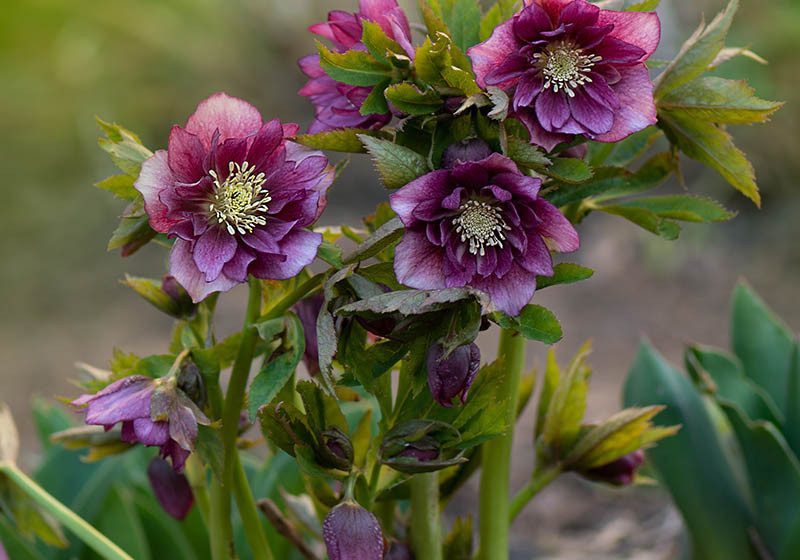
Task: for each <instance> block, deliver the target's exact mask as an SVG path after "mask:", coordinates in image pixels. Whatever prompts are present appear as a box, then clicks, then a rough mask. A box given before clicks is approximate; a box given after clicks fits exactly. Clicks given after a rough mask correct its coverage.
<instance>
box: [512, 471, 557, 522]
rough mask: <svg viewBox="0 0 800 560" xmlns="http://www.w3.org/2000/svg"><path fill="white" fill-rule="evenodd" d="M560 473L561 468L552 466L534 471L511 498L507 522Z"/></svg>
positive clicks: (514, 517) (513, 518)
mask: <svg viewBox="0 0 800 560" xmlns="http://www.w3.org/2000/svg"><path fill="white" fill-rule="evenodd" d="M560 474H561V469H559V468H556V467H553V468H550V469H547V470H545V471H542V472H539V471H537V472H535V473H534V474H533V477H532V478H531V479H530V480H529V481H528V483H527V484H526V485H525V486H523V487H522V489H521V490H520V491H519V492H517V494H516V495H515V496H514V499H513V500H511V507H510V509H509V512H508V524H509V525H511V524H512V523H513V522H514V520H515V519H516V518H517V515H519V513H520V512H521V511H522V510H523V508H524V507H525V506H526V505H528V502H530V501H531V500H532V499H533V498H534V497H536V495H537V494H538V493H539V492H541V491H542V490H544V489H545V487H547V485H549V484H550V483H551V482H553V481H554V480H555V479H556V478H558V476H559V475H560Z"/></svg>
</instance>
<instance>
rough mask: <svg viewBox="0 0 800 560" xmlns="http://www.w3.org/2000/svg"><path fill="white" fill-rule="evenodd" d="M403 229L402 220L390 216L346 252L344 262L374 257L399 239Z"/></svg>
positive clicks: (350, 262) (349, 262) (348, 262)
mask: <svg viewBox="0 0 800 560" xmlns="http://www.w3.org/2000/svg"><path fill="white" fill-rule="evenodd" d="M403 231H404V230H403V222H401V221H400V218H392V219H391V220H389V221H388V222H386V223H385V224H383V225H382V226H381V227H379V228H378V229H377V231H375V233H373V234H372V235H371V236H370V237H369V238H368V239H367V240H365V241H364V242H363V243H361V244H360V245H359V246H358V247H356V248H355V249H354V250H353V251H352V252H351V253H350V254H348V255H347V257H345V259H344V263H346V264H352V263H355V262H360V261H365V260H367V259H369V258H372V257H374V256H375V255H377V254H378V253H380V252H381V251H383V250H384V249H386V248H387V247H389V246H390V245H392V244H393V243H396V242H397V241H399V240H400V238H401V237H402V236H403Z"/></svg>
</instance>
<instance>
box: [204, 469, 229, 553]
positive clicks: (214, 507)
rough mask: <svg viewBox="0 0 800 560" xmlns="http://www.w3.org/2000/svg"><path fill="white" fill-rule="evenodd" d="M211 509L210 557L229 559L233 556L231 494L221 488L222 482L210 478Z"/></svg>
mask: <svg viewBox="0 0 800 560" xmlns="http://www.w3.org/2000/svg"><path fill="white" fill-rule="evenodd" d="M210 498H211V509H210V511H209V523H210V524H211V526H210V527H209V530H208V532H209V540H210V541H211V558H212V559H213V560H229V559H230V558H233V550H232V548H233V528H232V527H231V494H230V492H228V491H226V490H225V488H223V486H222V483H221V482H220V481H219V480H217V479H216V478H213V479H212V480H211V493H210Z"/></svg>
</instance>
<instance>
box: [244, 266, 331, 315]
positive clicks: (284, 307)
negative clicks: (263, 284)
mask: <svg viewBox="0 0 800 560" xmlns="http://www.w3.org/2000/svg"><path fill="white" fill-rule="evenodd" d="M324 278H325V275H324V274H322V273H320V274H317V275H315V276H312V277H311V278H309V279H308V280H306V281H305V282H303V283H302V284H300V285H299V286H297V287H296V288H295V289H294V290H292V291H291V292H289V293H288V294H286V295H285V296H283V297H282V298H281V299H280V300H279V301H278V303H276V304H275V305H273V306H272V307H270V308H269V311H267V312H266V313H265V314H264V315H263V316H261V317H259V318H258V320H259V321H266V320H269V319H276V318H278V317H280V316H281V315H283V314H284V313H286V312H287V311H288V310H289V308H290V307H291V306H293V305H294V304H295V303H297V302H298V301H299V300H300V299H302V298H303V297H305V296H306V295H307V294H310V293H311V292H313V291H315V290H316V289H317V288H319V287H320V286H321V285H322V280H323V279H324Z"/></svg>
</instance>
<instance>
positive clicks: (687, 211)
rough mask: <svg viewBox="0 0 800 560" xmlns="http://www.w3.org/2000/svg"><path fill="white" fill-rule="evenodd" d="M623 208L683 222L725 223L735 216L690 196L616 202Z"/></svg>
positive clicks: (721, 208)
mask: <svg viewBox="0 0 800 560" xmlns="http://www.w3.org/2000/svg"><path fill="white" fill-rule="evenodd" d="M617 206H621V207H625V208H644V209H646V210H650V211H651V212H653V213H654V214H656V215H657V216H660V217H661V218H669V219H671V220H680V221H683V222H697V223H711V222H725V221H727V220H730V219H731V218H733V217H734V216H735V215H736V214H734V213H733V212H730V211H728V210H726V209H725V207H724V206H722V205H721V204H720V203H719V202H717V201H716V200H712V199H710V198H706V197H704V196H696V195H690V194H671V195H664V196H650V197H646V198H636V199H633V200H628V201H624V202H618V203H617Z"/></svg>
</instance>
